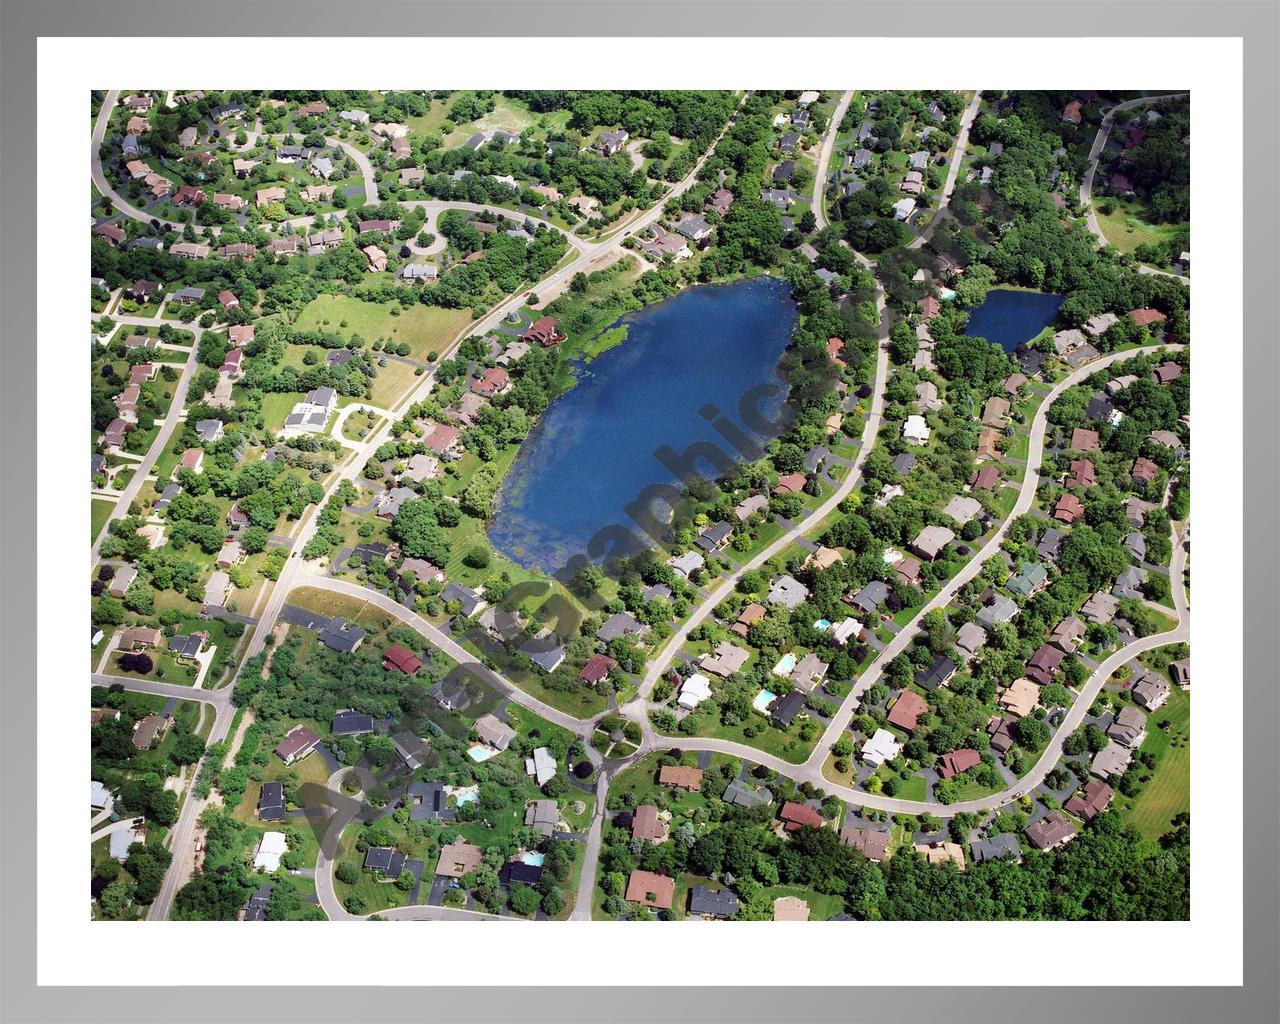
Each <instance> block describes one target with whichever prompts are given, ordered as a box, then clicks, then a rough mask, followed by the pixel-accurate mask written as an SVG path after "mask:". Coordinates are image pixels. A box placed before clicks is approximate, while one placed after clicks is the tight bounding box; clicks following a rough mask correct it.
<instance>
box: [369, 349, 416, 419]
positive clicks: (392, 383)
mask: <svg viewBox="0 0 1280 1024" xmlns="http://www.w3.org/2000/svg"><path fill="white" fill-rule="evenodd" d="M416 369H417V368H416V367H414V366H410V365H409V364H408V363H402V362H400V360H398V359H388V360H387V365H386V366H379V367H378V376H376V377H375V378H374V379H373V392H372V394H371V396H370V401H372V402H373V404H374V405H379V406H382V407H383V408H385V409H390V408H393V407H394V406H395V405H396V403H397V402H399V401H400V399H401V398H403V397H404V396H405V395H406V394H407V393H408V392H409V390H410V389H411V388H412V387H413V385H414V383H415V382H416V381H417V379H418V377H417V374H416V372H415V370H416Z"/></svg>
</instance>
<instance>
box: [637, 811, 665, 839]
mask: <svg viewBox="0 0 1280 1024" xmlns="http://www.w3.org/2000/svg"><path fill="white" fill-rule="evenodd" d="M631 838H632V839H644V840H646V841H647V842H650V843H662V842H665V841H666V838H667V824H666V822H665V821H663V820H662V818H661V817H660V816H659V814H658V808H656V807H655V806H653V804H641V805H640V806H639V807H637V808H636V809H635V813H634V814H633V815H632V816H631Z"/></svg>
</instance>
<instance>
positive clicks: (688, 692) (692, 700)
mask: <svg viewBox="0 0 1280 1024" xmlns="http://www.w3.org/2000/svg"><path fill="white" fill-rule="evenodd" d="M710 696H711V680H710V679H708V678H707V677H706V676H704V675H703V674H702V673H701V672H695V673H694V674H693V675H691V676H690V677H689V678H688V679H686V680H685V681H684V685H683V686H682V687H680V699H679V701H678V702H677V703H678V704H679V705H680V707H682V708H685V709H686V710H688V711H692V710H693V709H694V708H696V707H697V706H698V705H699V704H701V703H702V702H703V701H704V700H706V699H707V698H708V697H710Z"/></svg>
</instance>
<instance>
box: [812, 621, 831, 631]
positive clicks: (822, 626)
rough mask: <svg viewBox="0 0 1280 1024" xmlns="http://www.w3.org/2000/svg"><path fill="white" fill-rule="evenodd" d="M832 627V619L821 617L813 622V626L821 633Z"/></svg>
mask: <svg viewBox="0 0 1280 1024" xmlns="http://www.w3.org/2000/svg"><path fill="white" fill-rule="evenodd" d="M830 627H831V620H830V619H819V620H818V621H817V622H815V623H814V624H813V628H814V629H816V630H817V631H818V632H819V633H825V632H826V631H827V630H828V629H829V628H830Z"/></svg>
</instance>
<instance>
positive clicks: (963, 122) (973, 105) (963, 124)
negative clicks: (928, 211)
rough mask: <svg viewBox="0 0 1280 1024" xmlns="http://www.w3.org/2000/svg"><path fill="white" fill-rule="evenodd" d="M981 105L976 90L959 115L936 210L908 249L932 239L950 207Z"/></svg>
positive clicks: (979, 95) (908, 245)
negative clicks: (944, 212)
mask: <svg viewBox="0 0 1280 1024" xmlns="http://www.w3.org/2000/svg"><path fill="white" fill-rule="evenodd" d="M981 105H982V90H981V89H976V90H974V93H973V99H972V100H970V101H969V105H968V106H967V107H965V108H964V113H963V114H961V115H960V134H959V135H957V136H956V144H955V147H954V148H953V150H952V152H951V165H950V166H949V167H948V168H947V180H946V182H944V183H943V186H942V197H941V198H940V199H939V200H938V209H937V210H935V211H934V214H933V220H931V221H929V224H928V226H927V227H926V228H925V229H924V230H923V231H922V232H920V234H919V235H917V236H916V237H915V238H913V239H912V240H911V241H910V242H908V243H907V248H908V249H919V248H920V247H921V246H922V245H924V244H925V242H927V241H929V239H930V238H932V237H933V232H934V230H935V229H936V228H937V226H938V221H939V220H941V218H942V213H943V211H944V210H945V209H946V208H947V207H948V206H950V205H951V193H952V192H954V191H955V189H956V178H957V177H958V176H959V174H960V161H961V160H963V159H964V153H965V150H966V149H968V147H969V129H970V128H972V127H973V119H974V118H975V117H977V116H978V107H979V106H981Z"/></svg>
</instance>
